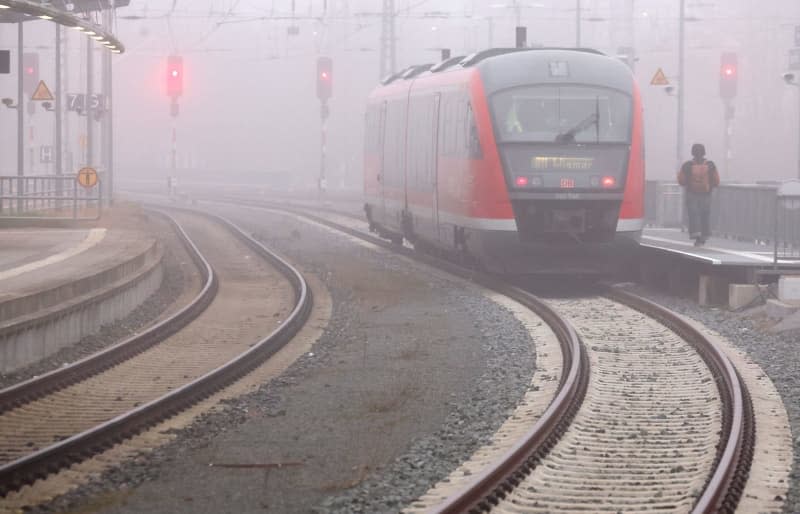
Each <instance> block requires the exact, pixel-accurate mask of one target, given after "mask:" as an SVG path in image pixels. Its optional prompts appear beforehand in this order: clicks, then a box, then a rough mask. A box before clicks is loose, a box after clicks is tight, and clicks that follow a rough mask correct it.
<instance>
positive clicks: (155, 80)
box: [0, 0, 800, 187]
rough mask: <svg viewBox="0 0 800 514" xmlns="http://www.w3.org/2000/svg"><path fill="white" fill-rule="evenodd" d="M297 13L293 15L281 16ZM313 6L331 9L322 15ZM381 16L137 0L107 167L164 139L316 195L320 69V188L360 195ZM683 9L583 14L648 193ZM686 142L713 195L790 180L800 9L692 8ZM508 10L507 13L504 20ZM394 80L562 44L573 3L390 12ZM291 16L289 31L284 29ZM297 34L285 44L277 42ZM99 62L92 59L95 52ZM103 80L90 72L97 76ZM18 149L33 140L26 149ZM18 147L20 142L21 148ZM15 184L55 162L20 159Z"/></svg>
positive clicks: (153, 172) (150, 163)
mask: <svg viewBox="0 0 800 514" xmlns="http://www.w3.org/2000/svg"><path fill="white" fill-rule="evenodd" d="M293 3H294V4H295V11H294V15H293V14H292V4H293ZM323 4H327V9H326V10H325V11H324V12H323ZM382 4H383V2H381V1H379V0H371V1H366V0H349V1H348V0H327V2H324V1H323V0H313V1H307V0H295V1H294V2H292V1H291V0H273V1H256V0H249V1H242V0H226V1H220V0H192V1H188V0H132V1H131V5H130V6H128V7H124V8H120V9H119V10H118V12H117V19H116V22H115V26H114V32H115V34H116V35H117V36H118V37H119V39H120V40H121V41H122V42H123V43H124V44H125V46H126V52H125V53H124V54H122V55H115V56H114V57H113V62H114V80H113V83H114V110H115V111H114V114H115V121H114V126H115V161H116V170H117V172H118V173H119V174H120V175H124V176H126V177H139V176H166V170H167V169H168V168H169V166H170V153H171V148H172V131H173V126H174V128H175V134H176V136H177V138H176V148H177V165H178V167H179V168H183V169H191V170H198V172H199V171H200V170H202V171H203V172H204V173H205V172H212V173H214V174H216V175H218V176H219V178H220V180H226V177H230V176H238V174H239V173H240V172H248V175H253V174H257V175H259V176H260V175H261V174H263V175H264V176H265V177H266V176H267V175H271V176H272V177H276V178H277V177H279V178H280V179H281V180H286V181H287V182H292V183H296V184H300V183H309V184H310V183H313V181H314V179H315V177H316V176H317V174H318V170H319V154H320V151H319V147H320V105H319V101H318V100H317V98H316V94H315V63H316V58H317V56H319V55H329V56H331V57H332V59H333V69H334V74H333V75H334V80H333V97H332V99H331V101H330V118H329V121H328V158H327V162H326V166H327V169H328V176H329V183H330V185H331V187H359V186H360V182H361V179H360V173H361V152H362V140H363V127H362V121H363V114H364V104H365V99H366V97H367V95H368V94H369V92H370V90H371V89H372V88H373V87H375V85H376V84H377V81H378V78H379V70H380V63H379V59H380V52H379V48H380V38H381V26H382V24H381V21H382V20H381V17H380V12H381V9H382ZM678 4H679V2H677V1H674V0H673V1H668V0H583V1H582V10H581V37H582V46H585V47H591V48H596V49H598V50H601V51H603V52H606V53H609V54H611V55H616V54H617V50H618V48H619V47H625V46H633V47H635V48H636V52H637V55H638V60H637V62H636V63H635V75H636V78H637V80H638V82H639V85H640V88H641V90H642V96H643V100H644V106H645V118H646V143H647V167H648V168H647V171H648V178H651V179H652V178H655V179H670V178H673V176H674V172H675V170H676V169H677V161H678V156H677V155H676V113H677V99H676V97H675V96H674V95H672V96H671V95H669V94H667V93H666V92H665V90H664V88H663V87H657V86H651V85H650V80H651V78H652V77H653V75H654V73H655V72H656V70H657V69H658V68H659V67H660V68H662V69H663V70H664V72H665V74H666V76H667V77H668V78H669V79H670V81H673V82H674V81H675V79H676V77H677V74H678V65H677V62H678V57H677V55H678V52H677V48H678V26H679V23H678ZM686 5H687V7H686V19H687V21H686V24H685V27H686V40H685V41H686V78H685V88H684V93H685V102H686V111H685V136H684V145H683V146H684V147H685V149H684V151H683V157H684V158H688V157H689V151H688V150H689V147H690V145H691V143H693V142H696V141H699V142H703V143H705V145H706V147H707V149H708V156H709V158H711V159H713V160H715V161H716V162H717V164H718V166H719V168H720V170H721V174H722V178H723V180H726V181H730V180H736V181H754V180H770V179H786V178H791V177H794V176H797V168H798V164H797V162H798V140H799V139H800V135H799V133H798V132H799V131H800V128H799V127H798V125H799V124H800V106H798V97H799V96H800V88H798V87H791V86H787V85H786V84H785V83H784V81H783V80H782V78H781V74H782V73H783V72H784V71H786V69H787V62H788V60H787V52H788V50H789V49H790V48H791V47H793V46H794V43H795V40H794V38H795V25H800V2H797V0H766V1H763V0H762V1H758V2H757V1H755V0H724V1H723V0H703V1H702V2H701V1H698V0H687V2H686ZM515 6H516V8H515ZM395 8H396V12H397V15H396V17H395V27H396V28H395V34H396V69H401V68H403V67H405V66H408V65H411V64H417V63H424V62H436V61H438V59H439V55H440V49H442V48H449V49H451V50H452V52H453V55H457V54H466V53H470V52H473V51H475V50H479V49H483V48H486V47H488V46H489V45H490V44H491V45H494V46H513V44H514V26H515V25H516V23H517V16H519V23H520V24H522V25H524V26H526V27H527V28H528V42H529V43H530V44H536V45H544V46H569V47H571V46H574V45H575V37H576V35H575V27H576V22H575V18H576V16H575V3H574V2H572V1H564V0H537V1H530V0H521V1H519V2H514V1H512V0H506V2H505V3H504V2H503V1H502V0H500V1H498V0H473V1H463V2H459V1H454V0H428V1H425V0H395ZM292 18H294V19H292ZM290 27H297V34H296V35H290V34H289V28H290ZM66 32H67V33H68V34H67V36H66V39H67V48H66V52H67V53H66V56H67V62H66V72H67V73H66V75H67V77H68V79H67V85H66V86H65V88H64V89H65V91H66V92H72V91H76V92H80V91H82V90H83V89H84V88H85V63H84V59H85V50H84V49H83V48H84V47H83V46H82V45H84V44H85V43H86V38H85V37H84V36H82V35H81V34H78V33H76V32H74V31H66ZM53 34H54V32H53V25H52V24H51V23H48V22H46V21H33V22H29V23H26V24H25V41H26V51H36V52H38V53H39V54H40V57H41V77H42V78H43V79H44V80H45V81H46V82H47V83H48V85H50V86H51V89H52V88H53V85H54V80H53V75H54V73H53V71H52V70H53V60H54V58H53V54H54V50H53V45H54V36H53ZM16 38H17V29H16V26H15V25H0V48H10V49H12V69H13V68H14V67H15V58H16V57H15V50H16ZM103 51H105V50H103ZM726 51H732V52H736V53H737V54H738V62H739V85H738V86H739V87H738V95H737V97H736V99H735V100H734V105H735V109H736V113H735V118H734V120H733V122H732V124H731V131H732V132H731V136H730V144H731V153H730V156H729V157H728V158H726V156H725V155H724V154H725V152H724V148H723V133H724V130H725V129H724V121H723V103H722V100H721V99H720V97H719V79H718V74H719V66H720V53H721V52H726ZM169 54H177V55H181V56H183V58H184V70H185V81H184V94H183V95H182V96H181V97H180V99H179V104H180V114H179V116H178V117H176V118H172V117H171V116H170V107H169V103H170V100H169V98H168V97H167V95H166V92H165V74H166V71H165V64H166V56H167V55H169ZM96 68H97V69H99V66H97V67H96ZM0 96H2V97H12V98H16V76H15V75H14V74H13V73H12V74H11V75H0ZM52 118H53V116H52V114H50V113H45V112H43V111H42V110H41V109H40V110H39V111H38V112H37V113H36V114H35V115H34V116H33V117H32V118H29V119H26V132H29V131H30V129H31V127H32V128H33V139H32V146H33V148H34V149H35V148H36V147H38V146H39V145H48V144H52V141H53V136H52V134H53V121H52ZM67 118H68V125H69V126H68V127H67V130H68V131H69V132H68V136H67V138H66V140H65V141H66V145H67V150H68V152H70V153H71V154H72V155H73V157H72V160H71V161H68V162H69V163H70V165H71V167H72V168H75V169H77V167H78V166H80V164H81V163H82V162H85V156H83V155H82V154H83V151H82V148H81V146H80V144H79V142H80V136H81V134H82V133H83V131H84V125H85V121H84V120H85V118H79V117H78V116H77V115H75V114H74V113H72V114H70V115H69V116H68V117H67ZM0 131H2V132H0V133H1V134H2V137H1V138H0V172H2V174H14V173H15V172H16V151H15V145H16V116H15V113H14V111H12V110H10V109H6V108H5V107H2V106H0ZM26 136H27V137H30V133H27V134H26ZM26 139H27V138H26ZM26 156H27V157H26V158H27V159H28V160H29V162H28V164H27V166H26V169H27V170H32V171H33V172H37V173H38V172H42V173H46V172H49V171H52V165H47V164H42V163H40V162H39V159H38V158H37V157H38V155H34V158H33V159H32V162H30V161H31V160H30V155H29V154H28V153H26Z"/></svg>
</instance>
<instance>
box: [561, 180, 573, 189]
mask: <svg viewBox="0 0 800 514" xmlns="http://www.w3.org/2000/svg"><path fill="white" fill-rule="evenodd" d="M573 187H575V179H574V178H562V179H561V188H562V189H571V188H573Z"/></svg>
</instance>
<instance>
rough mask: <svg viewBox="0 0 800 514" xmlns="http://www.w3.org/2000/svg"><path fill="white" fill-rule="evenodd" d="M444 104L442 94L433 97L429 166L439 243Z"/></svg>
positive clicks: (434, 225)
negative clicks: (442, 107)
mask: <svg viewBox="0 0 800 514" xmlns="http://www.w3.org/2000/svg"><path fill="white" fill-rule="evenodd" d="M441 103H442V94H441V93H436V94H435V95H434V96H433V113H432V119H431V123H432V124H433V128H432V139H433V151H432V152H431V157H430V159H431V162H430V163H429V166H430V167H431V184H432V186H433V187H432V188H431V194H432V195H433V198H432V199H431V200H432V203H433V217H432V219H433V238H434V240H436V241H438V240H439V239H440V234H439V106H440V105H441Z"/></svg>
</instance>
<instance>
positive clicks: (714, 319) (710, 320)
mask: <svg viewBox="0 0 800 514" xmlns="http://www.w3.org/2000/svg"><path fill="white" fill-rule="evenodd" d="M631 290H632V291H633V292H635V293H637V294H640V295H642V296H644V297H646V298H649V299H651V300H653V301H655V302H658V303H659V304H661V305H663V306H665V307H667V308H669V309H672V310H674V311H676V312H679V313H681V314H683V315H685V316H687V317H689V318H692V319H694V320H696V321H698V322H699V323H701V324H703V325H705V326H707V327H708V328H710V329H712V330H714V331H716V332H718V333H720V334H721V335H722V336H724V337H725V338H726V339H727V340H728V341H730V342H731V343H732V344H733V345H734V346H736V347H737V348H739V349H740V350H742V351H743V352H745V353H747V354H748V355H749V356H750V358H751V359H753V361H754V362H755V363H756V364H758V365H759V366H761V368H762V369H763V370H764V371H765V372H766V373H767V375H769V377H770V379H771V380H772V382H773V383H774V384H775V387H776V388H777V390H778V392H779V393H780V395H781V398H782V399H783V404H784V406H785V408H786V411H787V413H788V415H789V423H790V425H791V429H792V436H793V442H794V462H793V467H792V473H791V475H790V483H789V494H788V496H787V499H786V503H785V505H784V513H786V514H797V513H798V512H800V348H799V345H800V330H798V329H795V330H789V331H785V332H781V333H772V332H770V331H769V330H768V328H769V327H770V326H771V325H773V324H774V320H772V321H771V320H769V319H767V318H766V317H765V316H764V314H763V309H752V310H750V311H745V312H744V313H736V312H731V311H728V310H726V309H723V308H716V307H701V306H699V305H698V304H697V303H696V302H694V301H692V300H688V299H684V298H677V297H674V296H669V295H665V294H661V293H657V292H655V291H653V290H652V289H648V288H644V287H641V286H636V287H634V288H631Z"/></svg>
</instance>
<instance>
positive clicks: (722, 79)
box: [719, 52, 739, 100]
mask: <svg viewBox="0 0 800 514" xmlns="http://www.w3.org/2000/svg"><path fill="white" fill-rule="evenodd" d="M738 64H739V59H738V57H737V55H736V54H735V53H733V52H725V53H723V54H722V55H721V56H720V66H719V96H721V97H722V98H723V99H725V100H731V99H733V98H735V97H736V90H737V82H738V75H739V66H738Z"/></svg>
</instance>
